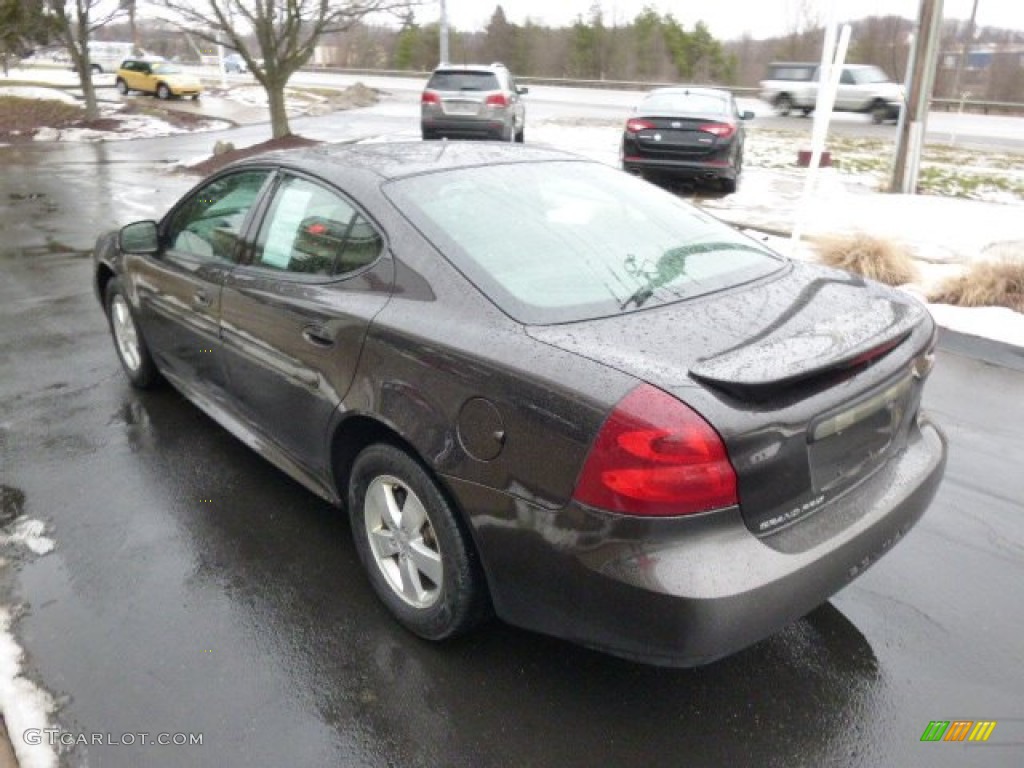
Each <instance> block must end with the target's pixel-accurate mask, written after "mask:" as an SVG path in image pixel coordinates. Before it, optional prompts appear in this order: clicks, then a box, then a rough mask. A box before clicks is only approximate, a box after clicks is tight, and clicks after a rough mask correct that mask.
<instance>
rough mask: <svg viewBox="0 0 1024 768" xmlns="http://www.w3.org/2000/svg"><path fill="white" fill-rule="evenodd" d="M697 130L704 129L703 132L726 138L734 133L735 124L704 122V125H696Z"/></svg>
mask: <svg viewBox="0 0 1024 768" xmlns="http://www.w3.org/2000/svg"><path fill="white" fill-rule="evenodd" d="M697 130H698V131H704V133H713V134H714V135H715V136H717V137H718V138H720V139H728V138H729V137H730V136H732V135H733V134H734V133H736V126H735V125H730V124H729V123H705V124H704V125H698V126H697Z"/></svg>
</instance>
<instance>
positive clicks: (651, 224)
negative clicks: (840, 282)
mask: <svg viewBox="0 0 1024 768" xmlns="http://www.w3.org/2000/svg"><path fill="white" fill-rule="evenodd" d="M386 191H387V194H388V196H389V197H390V198H391V199H392V201H393V202H394V203H395V204H396V205H397V206H398V208H399V209H400V210H401V211H402V212H403V213H405V214H406V216H408V217H409V219H410V220H411V221H412V222H413V224H414V225H415V226H416V227H417V228H418V229H419V230H420V231H421V232H423V233H424V235H425V236H426V237H427V238H428V239H430V240H431V241H432V242H433V243H434V244H435V245H436V246H437V248H438V249H439V250H440V251H441V252H442V253H443V254H444V255H445V256H446V257H447V258H448V259H449V261H451V263H452V264H453V265H454V266H455V267H456V268H457V269H459V270H460V271H461V272H462V273H463V274H464V275H466V277H467V278H469V280H471V281H472V282H473V283H474V284H475V285H476V286H477V287H478V288H479V289H480V290H481V291H482V292H483V293H484V294H485V295H487V296H488V297H490V299H491V300H492V301H494V302H495V304H497V305H498V306H499V307H500V308H501V309H502V310H503V311H505V312H506V313H507V314H508V315H510V316H512V317H514V318H515V319H517V320H519V321H520V322H523V323H529V324H547V323H558V322H572V321H576V320H584V319H588V318H595V317H605V316H609V315H615V314H620V313H623V312H633V311H636V310H638V309H646V308H648V307H654V306H659V305H662V304H668V303H672V302H675V301H680V300H682V299H687V298H691V297H694V296H700V295H702V294H706V293H710V292H712V291H716V290H721V289H723V288H727V287H730V286H733V285H737V284H740V283H743V282H747V281H750V280H753V279H756V278H758V277H762V276H764V275H767V274H770V273H772V272H774V271H776V270H778V269H780V268H781V267H782V265H783V261H782V259H781V258H780V257H778V256H776V255H775V254H773V253H772V252H770V251H768V250H767V249H765V248H763V247H762V246H760V245H759V244H758V243H756V242H755V241H753V240H750V239H748V238H746V237H744V236H742V235H740V234H738V233H737V232H735V231H734V230H732V229H731V228H730V227H728V226H726V225H725V224H722V223H721V222H719V221H717V220H716V219H714V218H712V217H710V216H708V215H706V214H704V213H702V212H701V211H699V210H697V209H696V208H694V207H693V206H691V205H689V204H687V203H684V202H683V201H681V200H679V199H678V198H677V197H675V196H674V195H671V194H669V193H668V192H665V191H664V190H661V189H659V188H658V187H655V186H654V185H652V184H648V183H647V182H644V181H641V180H639V179H637V178H635V177H632V176H630V175H628V174H626V173H623V172H622V171H619V170H616V169H613V168H609V167H607V166H604V165H601V164H599V163H588V162H572V161H564V162H563V161H558V162H543V163H515V164H507V165H492V166H488V167H480V168H466V169H459V170H452V171H441V172H437V173H430V174H424V175H421V176H414V177H410V178H406V179H401V180H398V181H395V182H392V183H390V184H389V185H387V187H386Z"/></svg>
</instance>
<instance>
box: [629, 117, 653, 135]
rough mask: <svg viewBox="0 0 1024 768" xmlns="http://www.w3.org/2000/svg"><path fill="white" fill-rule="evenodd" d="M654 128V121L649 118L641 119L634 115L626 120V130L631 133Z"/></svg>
mask: <svg viewBox="0 0 1024 768" xmlns="http://www.w3.org/2000/svg"><path fill="white" fill-rule="evenodd" d="M652 128H654V123H652V122H650V121H648V120H641V119H640V118H638V117H632V118H630V119H629V120H627V121H626V131H627V132H629V133H639V132H640V131H649V130H651V129H652Z"/></svg>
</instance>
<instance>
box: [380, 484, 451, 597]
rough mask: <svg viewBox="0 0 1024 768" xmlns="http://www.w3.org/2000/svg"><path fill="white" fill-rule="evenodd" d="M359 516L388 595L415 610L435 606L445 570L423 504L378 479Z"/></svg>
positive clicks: (399, 486) (403, 488)
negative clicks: (361, 518)
mask: <svg viewBox="0 0 1024 768" xmlns="http://www.w3.org/2000/svg"><path fill="white" fill-rule="evenodd" d="M363 515H364V519H365V522H366V536H367V538H368V539H369V544H370V551H371V553H372V555H373V560H374V562H375V563H376V565H377V568H379V569H380V572H381V573H382V574H383V576H384V579H385V580H386V581H387V583H388V586H389V587H390V588H391V590H392V591H393V592H394V593H395V595H396V596H398V597H399V598H401V599H402V600H403V601H404V602H405V603H407V604H408V605H410V606H412V607H413V608H417V609H424V608H430V607H431V606H432V605H434V604H435V603H436V602H437V601H438V599H439V598H440V597H441V590H442V578H443V573H444V566H443V563H442V560H441V550H440V548H439V546H438V542H437V536H436V534H435V532H434V526H433V524H432V523H431V521H430V517H429V516H428V515H427V510H426V507H425V506H424V504H423V502H422V501H421V500H420V499H419V497H418V496H417V495H416V494H415V493H413V491H412V489H411V488H410V487H409V486H408V485H406V484H405V483H403V482H402V481H401V480H399V479H398V478H397V477H393V476H391V475H380V476H378V477H376V478H374V479H373V481H372V482H371V483H370V485H369V487H368V488H367V489H366V500H365V503H364V507H363Z"/></svg>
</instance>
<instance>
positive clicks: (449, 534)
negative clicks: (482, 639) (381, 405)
mask: <svg viewBox="0 0 1024 768" xmlns="http://www.w3.org/2000/svg"><path fill="white" fill-rule="evenodd" d="M348 510H349V518H350V520H351V523H352V535H353V537H354V539H355V545H356V551H357V552H358V553H359V558H360V560H361V561H362V563H363V567H364V568H365V569H366V573H367V575H368V576H369V579H370V583H371V585H372V586H373V589H374V591H375V592H376V593H377V596H378V597H379V598H380V600H381V601H382V602H383V603H384V605H385V606H387V608H388V610H390V611H391V613H392V614H393V615H394V616H395V618H396V619H398V621H399V622H400V623H401V624H402V625H404V626H405V627H406V628H407V629H409V630H410V631H412V632H413V633H415V634H417V635H419V636H420V637H422V638H425V639H427V640H443V639H446V638H450V637H456V636H457V635H460V634H463V633H465V632H467V631H468V630H470V629H471V628H472V627H474V626H475V625H476V624H478V623H479V622H480V621H481V620H482V619H483V618H485V617H486V616H487V614H488V613H489V606H490V601H489V599H488V596H487V590H486V587H485V584H484V578H483V573H482V570H481V568H480V565H479V563H478V561H477V558H476V552H475V550H474V548H473V545H472V541H471V539H470V537H469V535H468V534H467V533H466V532H465V530H464V528H463V526H462V525H461V523H460V521H459V520H458V519H457V518H456V515H455V511H454V509H453V508H452V506H451V505H450V504H449V502H448V500H447V499H446V498H445V495H444V493H443V492H442V491H441V489H440V487H439V486H438V485H437V483H436V482H435V481H434V480H433V479H432V478H431V476H430V474H429V473H428V472H427V470H426V469H425V468H424V467H423V466H422V465H421V464H420V463H419V462H418V461H416V460H415V459H414V458H412V457H411V456H410V455H409V454H407V453H406V452H405V451H403V450H401V449H399V448H397V447H395V446H394V445H390V444H387V443H377V444H374V445H371V446H369V447H368V448H365V449H364V450H363V451H362V452H361V453H360V454H359V456H358V457H357V458H356V460H355V463H354V464H353V465H352V472H351V476H350V479H349V487H348Z"/></svg>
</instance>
